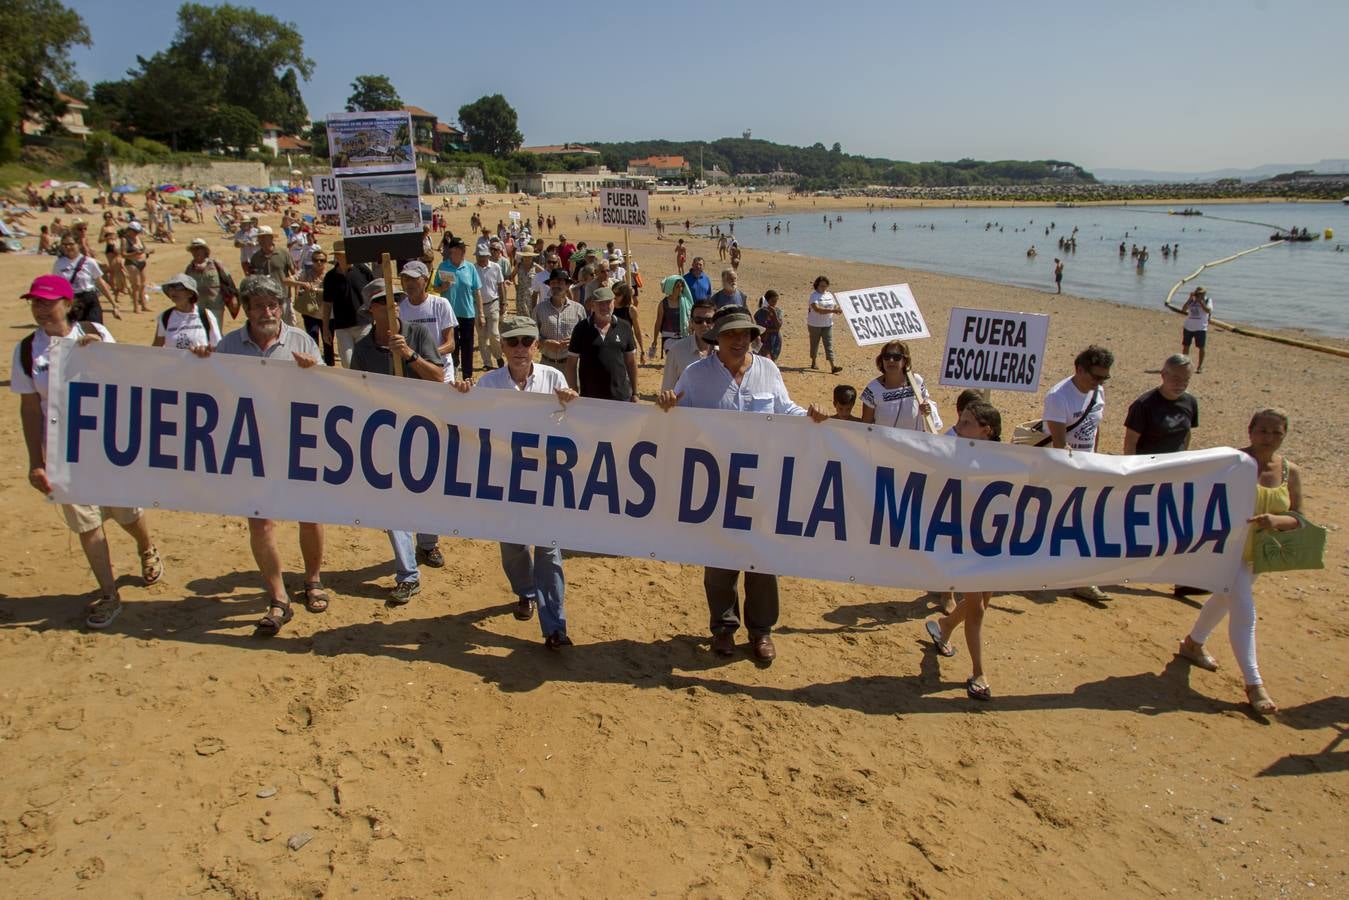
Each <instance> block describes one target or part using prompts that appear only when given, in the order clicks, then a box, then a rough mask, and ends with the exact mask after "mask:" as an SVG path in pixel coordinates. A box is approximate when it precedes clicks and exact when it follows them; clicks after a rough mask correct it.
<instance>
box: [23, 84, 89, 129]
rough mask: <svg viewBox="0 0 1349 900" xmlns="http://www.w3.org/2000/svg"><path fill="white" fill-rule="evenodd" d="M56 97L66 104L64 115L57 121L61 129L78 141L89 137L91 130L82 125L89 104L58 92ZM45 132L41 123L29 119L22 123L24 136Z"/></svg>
mask: <svg viewBox="0 0 1349 900" xmlns="http://www.w3.org/2000/svg"><path fill="white" fill-rule="evenodd" d="M56 96H57V97H58V98H60V99H61V100H63V101H64V102H65V104H66V114H65V115H63V116H62V117H61V118H60V119H59V121H60V123H61V127H62V128H64V129H65V130H66V131H68V132H70V133H71V134H73V135H75V136H76V137H78V138H79V139H80V140H84V139H85V138H87V137H89V134H90V132H91V129H90V128H89V126H88V125H85V124H84V112H85V110H87V109H88V108H89V104H87V103H84V102H81V101H79V100H76V99H75V98H74V97H71V96H69V95H68V94H63V93H61V92H60V91H57V92H56ZM45 132H46V127H45V126H44V124H43V123H42V122H37V121H34V120H31V119H30V120H27V121H25V122H24V123H23V133H24V134H44V133H45Z"/></svg>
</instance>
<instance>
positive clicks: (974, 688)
mask: <svg viewBox="0 0 1349 900" xmlns="http://www.w3.org/2000/svg"><path fill="white" fill-rule="evenodd" d="M965 693H967V694H969V695H970V699H971V700H984V701H988V700H992V699H993V691H992V689H991V688H989V686H988V685H986V684H975V683H974V679H973V678H969V679H967V680H966V681H965Z"/></svg>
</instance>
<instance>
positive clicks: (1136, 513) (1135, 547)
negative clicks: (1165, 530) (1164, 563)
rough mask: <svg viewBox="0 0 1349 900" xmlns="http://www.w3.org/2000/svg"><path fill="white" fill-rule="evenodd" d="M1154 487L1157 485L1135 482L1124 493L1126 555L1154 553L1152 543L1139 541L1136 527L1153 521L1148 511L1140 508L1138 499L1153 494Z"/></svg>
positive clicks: (1134, 555) (1135, 557)
mask: <svg viewBox="0 0 1349 900" xmlns="http://www.w3.org/2000/svg"><path fill="white" fill-rule="evenodd" d="M1153 487H1155V485H1151V484H1135V485H1134V486H1133V487H1131V488H1129V490H1128V492H1127V493H1126V494H1125V495H1124V547H1125V549H1124V555H1125V556H1127V557H1129V558H1131V559H1139V558H1143V557H1147V556H1151V555H1152V545H1151V544H1144V543H1142V542H1141V541H1139V540H1138V536H1137V533H1136V529H1139V528H1147V527H1148V523H1149V522H1150V521H1152V517H1151V516H1149V515H1148V514H1147V512H1145V511H1143V510H1140V509H1139V508H1138V506H1137V501H1138V498H1139V497H1146V496H1147V495H1148V494H1151V493H1152V489H1153Z"/></svg>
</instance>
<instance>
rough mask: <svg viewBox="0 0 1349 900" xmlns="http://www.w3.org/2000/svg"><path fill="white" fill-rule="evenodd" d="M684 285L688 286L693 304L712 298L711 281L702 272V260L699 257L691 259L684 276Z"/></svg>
mask: <svg viewBox="0 0 1349 900" xmlns="http://www.w3.org/2000/svg"><path fill="white" fill-rule="evenodd" d="M684 283H685V284H687V285H688V286H689V293H691V294H692V295H693V302H694V303H697V302H698V301H699V300H706V299H707V298H708V297H711V296H712V279H711V278H708V277H707V273H706V272H704V271H703V258H702V257H701V256H695V257H693V263H692V265H690V266H689V270H688V272H686V273H685V274H684Z"/></svg>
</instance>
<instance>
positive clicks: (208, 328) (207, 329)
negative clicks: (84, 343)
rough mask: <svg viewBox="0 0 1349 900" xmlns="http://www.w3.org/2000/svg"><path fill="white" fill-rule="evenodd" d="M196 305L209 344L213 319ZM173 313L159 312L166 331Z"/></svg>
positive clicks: (161, 323)
mask: <svg viewBox="0 0 1349 900" xmlns="http://www.w3.org/2000/svg"><path fill="white" fill-rule="evenodd" d="M196 307H197V318H198V319H201V330H202V331H204V332H206V343H208V344H209V343H210V342H211V320H210V319H208V318H207V317H206V310H205V309H203V308H202V306H201V304H200V303H198V304H196ZM171 315H173V308H169V309H166V310H164V311H163V312H162V313H160V314H159V324H160V325H161V326H162V327H163V328H164V331H165V333H167V332H168V330H169V316H171ZM29 349H30V350H31V349H32V348H31V347H30V348H29Z"/></svg>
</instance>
